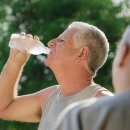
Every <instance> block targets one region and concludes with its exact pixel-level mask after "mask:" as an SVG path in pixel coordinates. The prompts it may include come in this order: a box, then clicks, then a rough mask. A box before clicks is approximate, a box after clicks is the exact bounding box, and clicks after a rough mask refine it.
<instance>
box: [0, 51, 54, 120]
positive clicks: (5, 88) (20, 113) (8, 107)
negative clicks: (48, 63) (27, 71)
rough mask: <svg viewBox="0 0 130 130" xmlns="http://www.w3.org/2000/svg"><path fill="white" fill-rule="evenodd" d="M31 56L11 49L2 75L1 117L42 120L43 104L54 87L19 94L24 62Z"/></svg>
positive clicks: (0, 80) (0, 87)
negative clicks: (29, 93) (18, 88)
mask: <svg viewBox="0 0 130 130" xmlns="http://www.w3.org/2000/svg"><path fill="white" fill-rule="evenodd" d="M28 58H29V54H28V53H27V52H21V51H19V50H16V49H11V51H10V56H9V58H8V61H7V63H6V65H5V67H4V69H3V71H2V73H1V75H0V118H2V119H7V120H17V121H26V122H37V121H39V120H40V116H41V112H42V105H44V102H45V101H46V98H47V97H48V95H49V94H50V93H51V92H52V91H53V90H54V88H53V87H52V88H48V89H45V90H42V91H40V92H38V93H35V94H31V95H25V96H17V86H18V82H19V79H20V76H21V72H22V69H23V67H24V64H25V63H26V61H27V60H28Z"/></svg>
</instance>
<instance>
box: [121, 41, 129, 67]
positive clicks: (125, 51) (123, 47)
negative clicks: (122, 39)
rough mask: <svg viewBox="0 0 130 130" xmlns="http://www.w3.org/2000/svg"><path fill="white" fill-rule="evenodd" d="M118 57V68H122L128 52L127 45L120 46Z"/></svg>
mask: <svg viewBox="0 0 130 130" xmlns="http://www.w3.org/2000/svg"><path fill="white" fill-rule="evenodd" d="M120 47H121V48H120V52H119V53H120V54H119V55H120V56H119V66H123V65H124V63H125V60H126V57H127V55H128V52H129V47H128V45H127V44H124V43H123V44H121V46H120Z"/></svg>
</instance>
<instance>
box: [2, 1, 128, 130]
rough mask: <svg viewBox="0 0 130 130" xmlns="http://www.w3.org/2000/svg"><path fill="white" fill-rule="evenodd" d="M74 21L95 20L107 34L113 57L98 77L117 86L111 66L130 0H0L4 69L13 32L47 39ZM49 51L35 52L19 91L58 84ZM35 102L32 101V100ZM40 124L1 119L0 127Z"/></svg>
mask: <svg viewBox="0 0 130 130" xmlns="http://www.w3.org/2000/svg"><path fill="white" fill-rule="evenodd" d="M72 21H83V22H87V23H90V24H93V25H95V26H97V27H98V28H100V29H101V30H102V31H104V33H105V34H106V36H107V38H108V41H109V43H110V52H109V57H108V60H107V62H106V64H105V65H104V67H103V68H102V69H100V71H99V72H98V74H97V77H96V78H95V81H96V82H97V83H99V84H101V85H102V86H105V87H106V88H108V89H109V90H111V91H114V90H113V87H112V81H111V66H112V62H113V58H114V56H115V50H116V43H117V42H118V40H120V37H121V35H122V33H123V31H124V30H125V28H126V26H127V25H128V24H130V0H55V1H54V0H0V71H1V70H2V68H3V66H4V64H5V63H6V61H7V58H8V55H9V47H8V42H9V39H10V36H11V34H12V33H20V32H26V33H31V34H33V35H38V36H39V37H40V39H41V41H42V42H43V43H44V44H45V45H47V42H48V41H49V40H51V39H52V38H54V37H57V36H58V35H59V34H60V33H61V32H62V31H64V29H65V28H66V27H67V25H68V24H70V23H71V22H72ZM45 58H46V56H45V55H39V56H31V58H30V59H29V61H28V62H27V64H26V66H25V68H24V72H23V75H22V77H21V80H20V83H19V88H18V89H19V95H23V94H29V93H33V92H36V91H38V90H41V89H43V88H45V87H48V86H50V85H54V84H57V82H56V80H55V77H54V75H53V73H52V72H51V71H50V70H49V69H48V68H46V67H45V66H44V64H43V61H44V59H45ZM30 105H31V104H30ZM37 127H38V124H33V123H20V122H13V121H3V120H0V130H37Z"/></svg>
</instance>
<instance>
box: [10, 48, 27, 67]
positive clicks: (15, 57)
mask: <svg viewBox="0 0 130 130" xmlns="http://www.w3.org/2000/svg"><path fill="white" fill-rule="evenodd" d="M29 57H30V54H29V53H28V52H27V51H25V50H24V51H20V50H18V49H13V48H11V49H10V55H9V59H8V61H9V62H11V63H15V64H17V65H19V66H23V65H24V64H25V63H26V62H27V60H28V59H29Z"/></svg>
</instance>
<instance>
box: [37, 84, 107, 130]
mask: <svg viewBox="0 0 130 130" xmlns="http://www.w3.org/2000/svg"><path fill="white" fill-rule="evenodd" d="M101 91H107V89H106V88H104V87H101V86H100V85H98V84H93V85H90V86H88V87H85V88H84V89H82V90H81V91H79V92H78V93H76V94H73V95H71V96H66V97H64V96H62V95H61V89H60V86H59V85H56V91H54V93H52V94H51V95H50V96H49V97H48V99H47V101H46V103H45V106H44V108H43V112H42V118H41V121H40V124H39V128H38V130H52V129H53V126H54V124H55V122H56V120H57V117H58V116H59V114H60V113H61V112H62V111H63V110H64V108H65V107H67V106H68V105H70V104H72V103H74V102H77V101H80V100H84V99H88V98H92V97H95V96H96V95H97V93H99V92H101Z"/></svg>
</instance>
